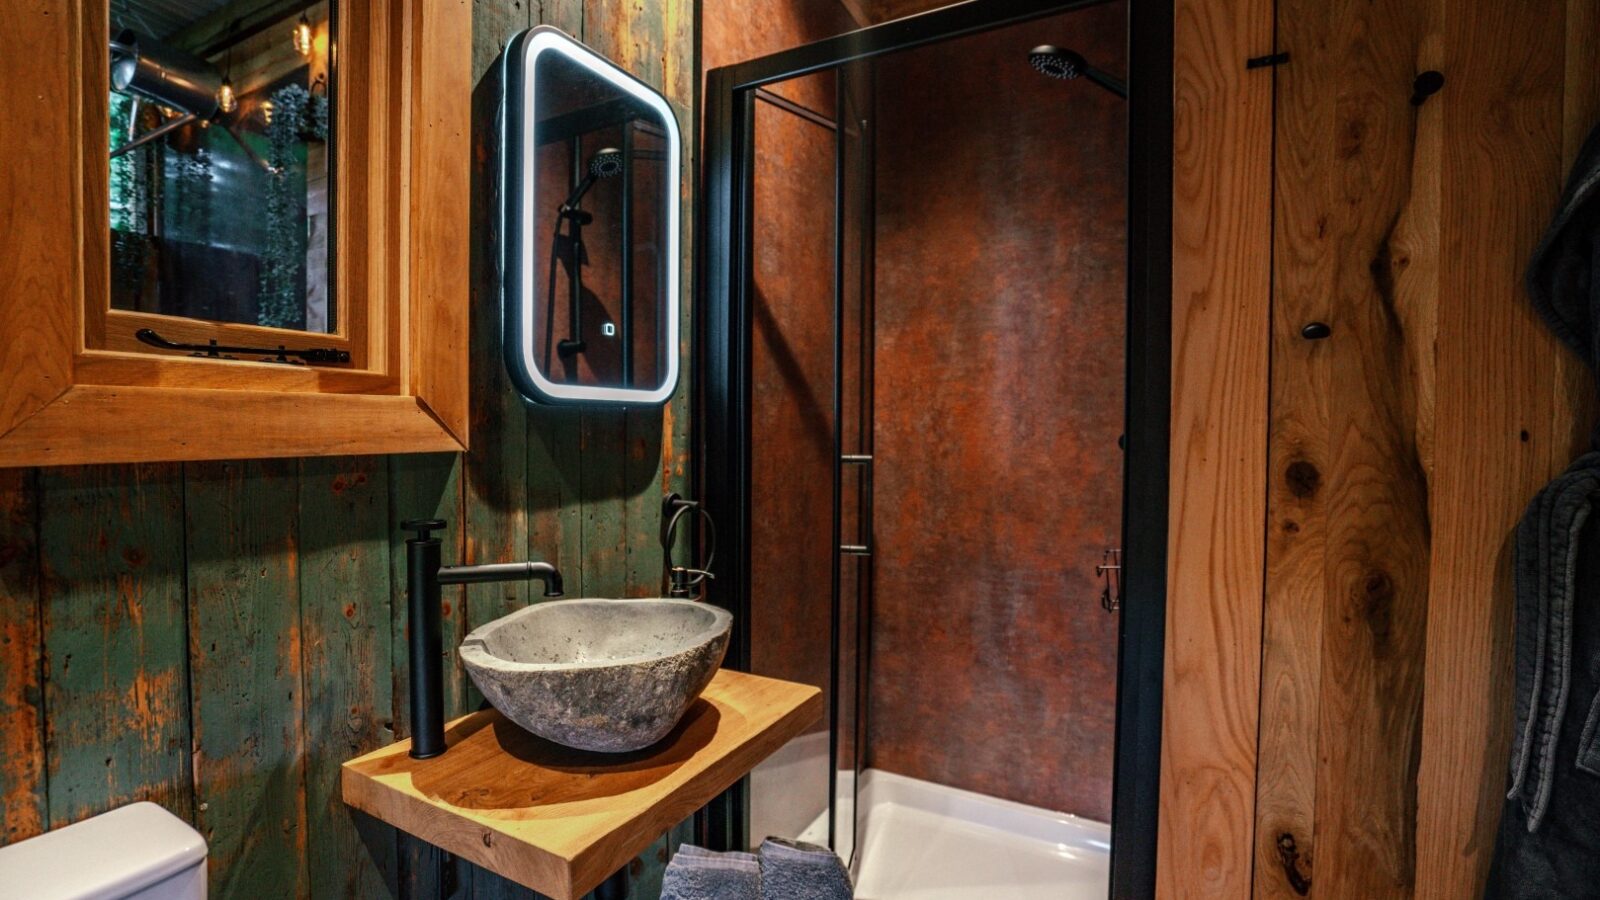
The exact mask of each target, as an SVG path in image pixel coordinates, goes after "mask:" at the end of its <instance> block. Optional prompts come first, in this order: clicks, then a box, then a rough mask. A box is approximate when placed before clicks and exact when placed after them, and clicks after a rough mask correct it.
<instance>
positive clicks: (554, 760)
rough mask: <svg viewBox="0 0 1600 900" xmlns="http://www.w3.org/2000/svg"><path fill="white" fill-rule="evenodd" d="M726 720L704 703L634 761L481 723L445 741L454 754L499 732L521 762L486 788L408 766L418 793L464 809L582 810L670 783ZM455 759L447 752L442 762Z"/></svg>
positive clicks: (475, 778) (459, 773)
mask: <svg viewBox="0 0 1600 900" xmlns="http://www.w3.org/2000/svg"><path fill="white" fill-rule="evenodd" d="M721 718H722V714H721V713H720V712H718V711H717V708H716V707H714V706H712V705H711V704H710V703H708V702H706V700H705V699H704V698H701V699H698V700H696V701H695V702H694V703H693V704H691V705H690V707H689V710H688V712H686V713H685V714H684V716H683V721H681V722H679V723H678V727H676V728H674V729H673V730H672V733H671V734H669V735H667V736H666V737H665V738H663V739H662V740H661V741H660V742H659V743H657V744H655V745H654V746H651V747H647V748H645V749H644V750H639V751H636V752H633V753H595V752H592V751H587V750H575V749H572V748H570V747H563V746H562V745H560V744H557V743H555V742H554V741H547V740H545V739H544V738H541V737H537V736H535V735H533V734H530V733H529V732H527V731H526V730H524V729H523V728H521V727H520V726H518V725H516V724H514V723H512V722H511V721H509V720H507V719H506V718H504V717H503V716H480V717H477V718H475V719H474V720H472V721H471V722H470V723H466V722H464V723H461V724H460V725H458V726H456V727H454V728H452V729H450V731H449V734H448V735H447V736H446V740H447V741H448V742H449V744H450V746H452V747H455V746H457V745H458V744H460V743H461V742H462V741H464V740H467V739H468V738H470V737H472V736H474V735H477V734H478V732H480V731H482V730H483V729H485V728H489V729H493V735H494V736H493V743H494V745H495V746H496V747H497V748H498V749H499V751H500V752H502V753H504V754H505V755H506V756H509V757H511V758H512V759H514V760H516V763H514V764H510V765H506V766H502V767H501V773H500V777H498V778H496V779H494V780H492V781H490V780H485V779H484V778H482V772H481V770H478V767H476V766H467V767H465V768H463V767H462V766H442V765H438V764H428V763H423V764H421V765H418V764H416V763H414V762H410V761H407V762H406V763H405V764H404V765H405V766H406V767H409V768H411V769H412V778H413V784H415V785H416V789H417V790H418V791H419V792H421V793H422V794H423V795H425V796H428V797H433V798H435V799H437V800H441V801H443V802H445V803H449V804H451V805H452V806H457V807H460V808H462V809H478V810H495V809H498V810H506V809H522V808H527V807H537V806H557V805H560V804H566V803H582V802H585V801H589V800H597V799H601V798H605V797H615V796H619V795H622V794H627V793H630V792H632V791H636V790H639V789H640V788H643V787H646V786H648V785H650V784H653V783H655V782H657V781H660V780H661V779H662V778H665V777H666V776H668V775H670V774H671V773H672V772H674V771H675V770H677V769H678V768H679V767H681V766H682V765H683V764H684V763H686V762H688V760H689V759H690V758H691V757H692V756H694V754H695V753H698V752H699V751H700V750H702V749H703V748H705V747H706V745H708V744H709V743H710V742H711V739H712V738H713V737H714V736H715V735H716V733H717V725H718V722H719V721H720V719H721ZM449 758H450V755H449V753H448V752H447V753H446V754H445V755H444V756H443V757H440V760H447V759H449ZM430 762H432V761H430Z"/></svg>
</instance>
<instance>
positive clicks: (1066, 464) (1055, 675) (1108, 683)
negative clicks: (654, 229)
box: [868, 3, 1126, 820]
mask: <svg viewBox="0 0 1600 900" xmlns="http://www.w3.org/2000/svg"><path fill="white" fill-rule="evenodd" d="M1125 18H1126V10H1125V6H1124V5H1123V4H1122V3H1117V4H1112V5H1107V6H1104V7H1097V8H1095V9H1091V10H1087V11H1082V12H1077V13H1072V14H1068V15H1064V16H1059V17H1055V18H1052V19H1047V20H1042V21H1038V22H1033V23H1029V24H1026V25H1023V26H1016V27H1012V28H1007V29H1003V30H1000V31H997V32H990V33H987V34H983V35H977V36H974V37H971V38H966V39H962V40H957V41H952V42H948V43H945V44H941V45H934V46H929V47H925V48H921V49H918V50H914V51H910V52H907V53H904V54H901V55H897V56H894V57H890V58H886V59H884V60H883V61H882V63H881V64H880V66H879V68H878V79H879V81H878V86H879V93H878V113H879V120H878V126H879V127H878V143H877V166H876V171H877V223H878V227H877V234H876V237H877V253H876V258H877V268H876V276H877V279H876V288H877V291H876V305H877V322H876V328H877V335H876V344H877V357H876V374H875V385H876V390H875V396H876V401H875V402H876V410H875V420H876V441H877V446H876V450H877V459H878V471H877V476H876V477H877V500H876V508H877V516H876V518H877V522H876V540H877V548H878V552H877V553H876V555H875V560H876V562H875V565H876V582H875V590H874V609H873V620H872V625H873V633H872V648H871V669H870V671H871V686H870V690H869V692H868V694H869V702H870V712H871V716H870V726H869V727H870V733H869V742H868V753H869V754H870V758H871V764H872V765H873V766H875V767H878V768H883V769H887V770H890V771H895V772H900V773H903V774H906V775H910V776H913V777H916V778H925V779H928V780H931V781H936V782H940V783H943V784H949V785H954V786H956V787H960V788H966V789H969V790H975V791H980V792H982V793H985V794H991V795H996V796H1000V797H1005V798H1007V799H1011V800H1017V801H1021V802H1024V803H1030V804H1035V805H1039V806H1044V807H1049V808H1052V809H1059V810H1064V811H1067V812H1072V813H1077V814H1082V815H1087V816H1092V817H1094V818H1097V819H1101V820H1104V819H1105V818H1107V816H1108V814H1109V811H1110V799H1111V772H1112V735H1113V724H1114V715H1115V674H1116V618H1115V616H1112V615H1108V614H1107V613H1105V612H1104V611H1102V610H1101V608H1100V606H1099V603H1098V594H1099V587H1098V584H1097V582H1096V579H1095V571H1094V568H1095V564H1096V563H1098V562H1099V561H1100V559H1101V553H1102V551H1104V550H1105V549H1106V548H1107V547H1114V546H1117V544H1118V542H1119V534H1120V513H1121V502H1122V498H1121V494H1122V491H1121V486H1122V478H1121V474H1122V472H1121V467H1122V456H1121V452H1120V451H1119V449H1118V447H1117V439H1118V436H1119V434H1120V433H1121V429H1122V417H1123V411H1122V407H1123V336H1124V302H1125V284H1124V282H1125V269H1124V266H1125V263H1124V258H1125V256H1124V242H1125V231H1126V226H1125V199H1124V195H1125V184H1126V174H1125V158H1126V148H1125V143H1126V140H1125V109H1124V106H1123V104H1122V101H1120V100H1119V99H1117V98H1115V97H1114V96H1112V95H1110V94H1108V93H1106V92H1104V91H1101V90H1099V89H1098V88H1096V87H1094V86H1093V85H1091V84H1089V83H1087V82H1086V81H1082V80H1080V81H1074V82H1060V81H1052V80H1049V79H1046V78H1044V77H1043V76H1041V75H1039V74H1038V73H1036V72H1035V71H1033V70H1032V69H1031V68H1030V67H1029V66H1028V62H1027V59H1026V54H1027V51H1028V49H1029V48H1031V47H1032V46H1034V45H1036V44H1041V43H1057V44H1061V45H1063V46H1069V47H1072V48H1074V49H1077V50H1078V51H1080V52H1082V53H1083V54H1084V55H1085V56H1087V57H1088V58H1089V59H1090V60H1091V61H1093V62H1096V63H1098V64H1099V65H1100V66H1102V67H1103V68H1106V69H1108V70H1110V71H1112V72H1115V73H1119V74H1120V73H1122V72H1123V71H1125V68H1126V67H1125V62H1124V51H1123V46H1124V42H1125Z"/></svg>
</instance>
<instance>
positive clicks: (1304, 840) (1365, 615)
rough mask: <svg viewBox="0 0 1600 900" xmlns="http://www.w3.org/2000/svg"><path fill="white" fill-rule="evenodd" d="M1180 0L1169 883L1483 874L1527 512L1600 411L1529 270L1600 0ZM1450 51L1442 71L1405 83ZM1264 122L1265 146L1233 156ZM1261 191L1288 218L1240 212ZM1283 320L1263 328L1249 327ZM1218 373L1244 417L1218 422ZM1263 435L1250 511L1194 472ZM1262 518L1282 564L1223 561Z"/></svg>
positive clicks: (1246, 147) (1180, 892) (1300, 887)
mask: <svg viewBox="0 0 1600 900" xmlns="http://www.w3.org/2000/svg"><path fill="white" fill-rule="evenodd" d="M1177 5H1178V9H1179V20H1178V30H1177V36H1178V59H1177V65H1176V67H1175V68H1176V72H1177V84H1176V95H1175V96H1176V99H1177V110H1178V116H1177V122H1176V132H1175V135H1176V148H1177V159H1176V166H1175V171H1176V175H1175V186H1174V191H1175V193H1174V200H1175V203H1176V211H1175V234H1174V241H1175V247H1174V262H1175V266H1174V269H1175V271H1174V323H1175V327H1176V328H1178V329H1179V332H1178V334H1177V336H1176V338H1175V346H1174V377H1175V383H1174V403H1175V409H1174V419H1173V421H1174V432H1173V438H1174V440H1173V449H1174V452H1175V453H1177V454H1181V460H1180V462H1178V464H1177V465H1175V469H1174V476H1173V491H1174V493H1173V510H1172V515H1173V520H1172V521H1173V529H1172V533H1173V538H1172V539H1173V557H1172V560H1171V565H1172V573H1173V581H1172V597H1171V598H1170V601H1169V604H1170V605H1169V609H1170V611H1171V615H1172V619H1171V621H1170V623H1169V629H1168V634H1169V660H1168V678H1167V685H1168V692H1169V693H1168V696H1167V705H1168V714H1167V724H1168V731H1167V734H1166V738H1167V743H1166V748H1165V754H1166V756H1165V759H1166V765H1165V767H1164V769H1163V786H1162V791H1163V807H1162V814H1163V818H1162V833H1161V836H1162V842H1163V843H1162V847H1161V860H1162V861H1161V865H1162V872H1161V878H1160V883H1161V891H1162V894H1163V896H1170V897H1188V896H1197V895H1201V894H1203V895H1205V896H1218V897H1236V896H1243V895H1245V894H1246V893H1247V892H1248V893H1251V894H1253V895H1254V896H1256V897H1260V898H1290V897H1307V896H1310V897H1322V898H1343V897H1374V898H1377V897H1413V896H1422V897H1441V898H1459V897H1470V896H1476V895H1477V894H1478V893H1479V892H1480V890H1481V888H1480V885H1481V883H1482V880H1483V877H1484V875H1485V873H1486V870H1487V865H1488V861H1489V857H1490V854H1491V852H1492V848H1493V841H1494V829H1495V826H1496V823H1497V821H1498V818H1499V810H1500V805H1501V802H1502V797H1503V794H1504V782H1505V754H1506V751H1507V748H1508V735H1507V728H1508V721H1509V711H1510V646H1511V641H1510V638H1511V618H1510V585H1509V579H1508V575H1507V572H1508V563H1509V551H1508V546H1509V545H1508V540H1509V537H1510V535H1511V531H1512V528H1513V526H1514V524H1515V522H1516V520H1517V518H1518V517H1519V516H1520V515H1521V512H1522V510H1523V508H1524V506H1525V505H1526V503H1527V501H1528V499H1529V498H1530V497H1531V496H1532V495H1533V493H1534V492H1536V491H1537V490H1538V488H1539V487H1541V486H1542V485H1543V484H1544V483H1545V482H1546V481H1547V480H1548V479H1549V478H1550V477H1552V476H1553V475H1554V474H1555V473H1556V472H1558V471H1560V470H1561V469H1562V468H1564V467H1565V466H1566V465H1567V463H1568V462H1569V461H1570V460H1571V459H1572V458H1573V457H1574V456H1576V455H1577V453H1578V452H1580V448H1581V447H1582V445H1583V443H1584V441H1585V440H1586V437H1587V426H1588V423H1589V421H1590V410H1591V409H1592V399H1591V398H1590V397H1589V393H1590V392H1589V390H1588V389H1587V373H1585V372H1583V371H1582V369H1581V367H1580V366H1579V364H1578V363H1577V362H1576V360H1575V359H1573V358H1572V357H1571V356H1570V355H1569V354H1567V352H1566V351H1565V350H1564V349H1563V348H1561V347H1560V346H1559V345H1558V343H1557V342H1556V341H1555V339H1554V338H1552V337H1551V336H1550V335H1549V334H1548V333H1547V332H1546V331H1545V329H1544V328H1543V326H1542V325H1541V324H1540V323H1539V322H1538V320H1537V318H1536V317H1535V316H1534V314H1533V313H1532V311H1531V309H1530V307H1529V305H1528V303H1527V300H1526V297H1525V296H1524V294H1523V292H1522V289H1521V274H1522V270H1523V267H1524V266H1525V265H1526V261H1527V259H1528V256H1529V254H1530V253H1531V251H1532V248H1533V246H1534V244H1535V242H1536V241H1537V240H1538V238H1539V237H1540V235H1541V233H1542V231H1543V229H1544V227H1545V225H1546V224H1547V222H1548V220H1549V217H1550V215H1551V213H1552V211H1553V209H1554V205H1555V202H1556V199H1557V197H1558V194H1559V191H1560V187H1561V183H1562V180H1563V179H1564V177H1565V174H1566V170H1567V167H1568V166H1569V165H1570V164H1571V162H1572V160H1573V158H1574V156H1575V154H1576V149H1577V146H1578V144H1579V143H1580V142H1581V141H1582V139H1583V137H1584V136H1585V135H1586V134H1587V133H1588V132H1589V130H1590V129H1591V128H1593V127H1594V126H1595V125H1596V124H1600V101H1597V93H1600V69H1597V68H1596V66H1595V62H1596V60H1595V55H1596V50H1595V48H1596V47H1597V46H1600V3H1597V2H1595V0H1539V2H1536V3H1533V4H1527V3H1511V2H1508V0H1470V2H1464V3H1444V2H1438V0H1433V2H1427V3H1422V4H1406V3H1397V2H1388V0H1380V2H1365V0H1363V2H1347V0H1276V2H1275V3H1272V4H1266V3H1264V4H1257V5H1255V6H1251V7H1248V8H1241V7H1240V6H1239V5H1238V4H1235V3H1228V2H1213V0H1193V2H1191V0H1178V4H1177ZM1274 27H1275V29H1276V34H1275V43H1274V34H1273V30H1272V29H1273V28H1274ZM1241 34H1245V35H1248V39H1240V38H1239V35H1241ZM1274 49H1276V50H1281V51H1287V52H1288V53H1289V54H1290V61H1289V62H1288V64H1287V65H1283V66H1281V67H1278V68H1276V69H1272V70H1258V71H1257V72H1256V73H1254V75H1255V76H1260V79H1259V82H1258V85H1260V86H1262V87H1260V89H1261V90H1266V91H1268V92H1269V93H1268V94H1267V95H1266V97H1267V102H1268V104H1269V107H1270V109H1271V111H1272V114H1271V115H1270V116H1251V115H1250V112H1252V111H1257V110H1259V108H1260V107H1259V103H1260V102H1261V101H1262V99H1263V96H1262V95H1261V94H1259V93H1256V91H1257V88H1256V87H1241V86H1239V85H1241V84H1248V79H1250V78H1251V77H1253V76H1252V75H1245V74H1244V70H1243V68H1242V63H1243V61H1244V59H1245V58H1247V57H1249V56H1254V55H1260V54H1263V53H1266V52H1268V51H1269V50H1274ZM1430 69H1432V70H1438V71H1440V72H1442V73H1443V74H1444V76H1445V86H1444V89H1443V90H1442V91H1441V92H1440V93H1439V94H1437V95H1436V96H1434V97H1433V98H1431V99H1428V100H1427V101H1426V102H1424V103H1423V104H1422V105H1420V106H1416V105H1413V104H1412V102H1411V94H1412V82H1413V79H1415V77H1416V76H1417V75H1418V74H1419V73H1420V72H1423V71H1426V70H1430ZM1240 79H1246V81H1245V82H1241V81H1240ZM1230 122H1239V123H1241V127H1239V128H1238V129H1236V130H1235V131H1232V132H1228V131H1226V129H1227V126H1228V124H1229V123H1230ZM1219 140H1220V141H1222V143H1221V144H1219V143H1218V141H1219ZM1268 140H1270V141H1271V142H1272V150H1271V152H1270V160H1271V167H1270V168H1269V169H1265V170H1252V171H1253V172H1255V174H1258V175H1260V176H1261V177H1255V178H1249V177H1246V178H1234V179H1233V180H1231V181H1230V180H1229V177H1230V176H1231V175H1232V174H1233V173H1234V172H1237V171H1239V169H1240V168H1241V166H1242V165H1243V163H1242V162H1241V161H1248V160H1257V159H1259V151H1260V148H1261V147H1262V145H1263V142H1264V141H1268ZM1264 197H1266V198H1270V202H1271V204H1272V216H1271V218H1270V219H1269V220H1266V221H1260V220H1254V219H1245V218H1243V217H1242V216H1240V215H1239V214H1237V213H1235V214H1233V215H1231V216H1230V214H1229V212H1228V211H1230V210H1238V209H1240V208H1243V209H1248V210H1253V209H1256V208H1257V206H1256V204H1258V203H1260V202H1262V200H1263V198H1264ZM1196 236H1198V240H1197V239H1195V237H1196ZM1269 238H1270V243H1269V240H1268V239H1269ZM1266 246H1270V248H1271V253H1270V256H1265V255H1262V254H1260V253H1259V252H1257V251H1259V250H1260V248H1262V247H1266ZM1200 249H1206V250H1207V251H1208V253H1207V254H1205V255H1199V254H1197V252H1196V251H1197V250H1200ZM1197 263H1198V264H1197ZM1263 278H1270V290H1261V289H1260V286H1261V283H1262V279H1263ZM1218 285H1220V289H1219V288H1218V287H1216V286H1218ZM1228 301H1232V302H1233V303H1238V304H1242V305H1243V306H1244V307H1245V311H1244V312H1234V311H1232V310H1233V305H1232V303H1230V302H1228ZM1229 315H1233V316H1234V318H1233V319H1232V321H1234V322H1235V323H1239V324H1241V325H1242V326H1244V330H1242V331H1236V332H1234V333H1232V334H1229V335H1226V337H1227V338H1228V341H1229V349H1228V354H1227V355H1226V356H1217V357H1216V359H1217V360H1219V361H1220V364H1217V365H1215V367H1214V368H1211V369H1209V370H1208V369H1207V368H1205V367H1203V366H1199V365H1194V364H1192V363H1194V362H1196V359H1197V358H1196V357H1195V356H1194V355H1193V354H1192V353H1191V352H1190V348H1191V347H1192V346H1194V344H1195V342H1196V341H1197V340H1199V339H1200V338H1201V337H1203V336H1204V332H1199V333H1197V330H1196V329H1197V326H1199V325H1204V324H1205V323H1209V322H1220V321H1226V320H1227V317H1228V316H1229ZM1313 322H1322V323H1326V324H1328V325H1329V326H1330V327H1331V335H1330V336H1328V337H1326V338H1324V339H1307V338H1306V337H1305V336H1304V335H1303V333H1302V329H1303V327H1304V326H1305V325H1307V324H1310V323H1313ZM1260 340H1269V341H1270V354H1269V355H1268V356H1267V357H1266V358H1263V357H1260V356H1256V355H1251V354H1247V353H1245V352H1244V351H1243V350H1241V349H1240V348H1241V347H1246V348H1249V347H1255V346H1256V342H1257V341H1260ZM1218 392H1222V394H1225V395H1230V396H1232V397H1233V398H1234V400H1233V402H1234V403H1235V404H1239V405H1242V406H1245V407H1248V413H1249V414H1248V415H1245V416H1243V417H1242V418H1238V419H1235V420H1231V423H1232V425H1233V426H1235V427H1234V429H1233V430H1232V432H1231V433H1227V434H1222V435H1217V434H1216V433H1215V431H1214V430H1212V429H1210V428H1208V429H1206V430H1205V432H1204V433H1205V434H1210V435H1213V437H1215V438H1216V439H1217V442H1216V443H1208V442H1204V441H1200V440H1198V439H1196V437H1195V430H1194V428H1192V427H1191V426H1192V425H1193V423H1194V422H1195V421H1196V420H1197V419H1198V420H1205V419H1206V418H1207V417H1210V421H1212V422H1213V423H1214V424H1220V423H1221V420H1220V419H1218V418H1217V415H1218V411H1219V410H1223V409H1226V408H1227V407H1226V404H1222V405H1219V404H1218V402H1217V400H1216V398H1217V397H1218V396H1219V393H1218ZM1267 401H1270V402H1267ZM1263 440H1265V442H1266V447H1267V450H1268V456H1267V459H1266V460H1265V466H1264V469H1265V476H1266V483H1265V485H1264V486H1263V487H1264V489H1265V492H1266V493H1265V497H1266V501H1267V506H1266V509H1265V510H1264V511H1263V515H1262V517H1261V518H1260V519H1259V520H1258V521H1257V522H1256V523H1255V527H1256V528H1258V529H1260V530H1259V531H1257V532H1256V534H1260V535H1263V537H1254V536H1252V535H1250V534H1248V533H1247V532H1248V531H1249V528H1248V527H1247V525H1241V527H1240V528H1237V529H1236V528H1231V527H1225V526H1228V525H1230V524H1231V523H1233V521H1234V520H1232V519H1230V518H1226V517H1223V516H1221V515H1219V514H1218V509H1217V508H1214V507H1213V506H1210V505H1206V504H1197V503H1196V502H1195V494H1194V491H1192V490H1190V489H1189V487H1188V485H1191V484H1193V483H1195V476H1197V475H1199V476H1203V478H1204V480H1205V482H1217V481H1218V480H1219V479H1222V478H1224V477H1226V476H1228V474H1229V473H1235V474H1236V476H1237V477H1238V478H1240V479H1242V478H1243V475H1242V474H1239V473H1241V472H1248V471H1249V470H1250V469H1251V468H1252V467H1254V466H1255V465H1256V464H1257V462H1258V460H1259V458H1258V457H1257V456H1256V453H1257V451H1258V449H1259V448H1260V446H1261V442H1262V441H1263ZM1240 467H1242V468H1240ZM1237 483H1243V482H1242V481H1240V482H1237ZM1252 496H1253V495H1252ZM1236 502H1237V503H1238V504H1239V505H1241V506H1245V505H1248V503H1247V500H1246V499H1238V500H1237V501H1236ZM1252 546H1262V547H1264V548H1265V554H1264V557H1257V560H1258V562H1259V564H1260V565H1261V567H1262V568H1261V569H1260V571H1261V572H1262V573H1264V583H1262V582H1260V581H1257V580H1254V579H1252V578H1251V577H1249V574H1248V573H1246V572H1244V571H1243V569H1241V570H1239V574H1238V577H1236V578H1234V579H1232V580H1219V576H1220V575H1221V574H1222V572H1223V567H1222V566H1220V565H1219V564H1218V563H1217V562H1215V561H1217V560H1220V561H1226V560H1236V559H1242V558H1246V557H1248V556H1249V553H1248V550H1247V548H1249V547H1252ZM1208 553H1209V554H1210V560H1211V561H1207V562H1203V563H1202V564H1200V565H1199V566H1198V567H1196V566H1195V560H1196V556H1197V555H1199V556H1200V557H1201V558H1202V560H1204V559H1205V558H1206V557H1205V555H1206V554H1208ZM1208 584H1210V585H1217V586H1218V587H1217V589H1215V590H1212V591H1210V592H1209V593H1208V594H1205V595H1204V598H1203V599H1204V600H1205V602H1204V603H1196V602H1194V599H1195V594H1196V593H1197V592H1200V591H1201V590H1202V589H1203V588H1204V586H1206V585H1208ZM1196 651H1203V653H1201V654H1197V652H1196ZM1211 654H1215V658H1212V656H1211ZM1257 673H1258V680H1257V681H1255V683H1252V681H1253V679H1256V678H1257ZM1199 676H1203V677H1199ZM1252 720H1259V726H1258V729H1251V728H1250V727H1249V726H1250V725H1251V722H1252ZM1241 799H1242V800H1243V801H1244V805H1243V806H1241V804H1240V802H1239V801H1240V800H1241ZM1252 801H1253V803H1252ZM1252 807H1253V808H1252Z"/></svg>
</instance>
